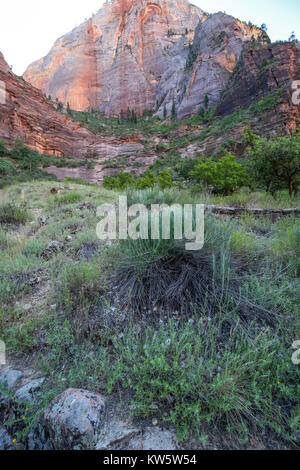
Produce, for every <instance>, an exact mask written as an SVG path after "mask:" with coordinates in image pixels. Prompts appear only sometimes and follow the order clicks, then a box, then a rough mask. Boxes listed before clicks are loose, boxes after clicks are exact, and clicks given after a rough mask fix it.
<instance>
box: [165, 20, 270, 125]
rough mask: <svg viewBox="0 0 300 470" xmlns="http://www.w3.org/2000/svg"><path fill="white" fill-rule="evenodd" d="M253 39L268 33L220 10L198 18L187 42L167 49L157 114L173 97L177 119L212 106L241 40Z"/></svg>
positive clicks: (235, 59) (263, 39) (238, 52)
mask: <svg viewBox="0 0 300 470" xmlns="http://www.w3.org/2000/svg"><path fill="white" fill-rule="evenodd" d="M253 40H258V41H259V42H260V43H261V44H264V43H266V42H267V41H268V37H267V35H266V34H265V33H264V32H263V31H262V30H261V29H259V28H257V27H256V26H251V25H247V24H245V23H243V22H241V21H239V20H237V19H236V18H234V17H232V16H229V15H226V14H224V13H216V14H214V15H209V16H208V17H207V18H206V19H205V21H203V22H200V23H199V24H198V26H197V28H196V31H195V37H194V41H193V44H192V45H191V46H189V47H188V48H186V47H185V48H182V47H180V46H182V44H178V43H175V44H173V46H172V47H171V48H170V50H169V55H170V57H172V60H171V63H170V65H169V67H168V69H167V70H166V72H165V73H164V74H163V76H162V77H161V80H160V84H159V88H158V96H157V101H158V106H159V111H158V114H159V115H160V116H162V115H163V111H164V108H165V107H166V109H167V112H168V114H170V112H171V108H172V105H173V101H174V103H175V107H176V114H177V117H178V118H179V119H183V118H185V117H188V116H190V115H191V114H193V113H196V112H198V111H199V109H200V108H201V107H205V106H206V105H208V107H212V106H215V105H216V104H217V103H218V101H219V99H220V97H221V93H222V91H223V90H224V89H225V88H226V86H227V83H228V80H229V78H230V75H231V73H232V72H233V70H234V68H235V66H236V64H237V62H238V60H239V57H240V55H241V52H242V50H243V47H244V45H245V43H249V42H250V41H253ZM205 100H207V103H205Z"/></svg>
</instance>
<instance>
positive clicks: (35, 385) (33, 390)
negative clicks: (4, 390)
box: [15, 377, 45, 403]
mask: <svg viewBox="0 0 300 470" xmlns="http://www.w3.org/2000/svg"><path fill="white" fill-rule="evenodd" d="M44 381H45V378H44V377H42V378H40V379H36V380H33V381H32V382H29V383H28V384H26V385H24V386H23V387H21V388H19V389H18V390H17V391H16V393H15V400H16V401H18V402H25V403H32V402H33V401H34V399H35V397H36V396H38V395H39V391H40V388H41V386H42V384H43V383H44Z"/></svg>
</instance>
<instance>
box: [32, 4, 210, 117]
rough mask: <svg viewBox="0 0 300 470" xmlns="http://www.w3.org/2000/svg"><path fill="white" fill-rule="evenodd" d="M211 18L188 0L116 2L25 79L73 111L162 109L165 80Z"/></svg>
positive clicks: (58, 43) (35, 65) (65, 38)
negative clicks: (176, 53) (177, 55)
mask: <svg viewBox="0 0 300 470" xmlns="http://www.w3.org/2000/svg"><path fill="white" fill-rule="evenodd" d="M204 18H205V15H204V13H203V12H202V10H200V9H199V8H197V7H195V6H193V5H191V4H190V3H189V2H188V1H187V0H155V1H148V0H114V1H111V2H108V3H105V4H104V5H103V7H102V8H101V9H100V10H99V11H98V13H97V14H96V15H94V16H93V17H92V18H91V19H89V20H88V21H86V22H85V23H84V24H82V25H80V26H79V27H78V28H75V29H74V30H73V31H72V32H70V33H68V34H66V35H65V36H63V37H62V38H60V39H58V40H57V41H56V43H55V44H54V46H53V48H52V50H51V51H50V52H49V54H48V55H47V56H46V57H44V58H43V59H41V60H39V61H37V62H35V63H33V64H32V65H30V66H29V68H28V70H27V71H26V73H25V75H24V78H25V79H26V80H27V81H28V82H30V83H31V84H33V85H34V86H35V87H37V88H39V89H41V90H42V91H43V92H44V93H46V94H47V95H51V96H52V98H58V99H59V100H60V101H61V102H63V103H64V104H67V103H68V102H69V104H70V106H71V108H72V109H76V110H88V109H92V108H93V109H97V110H100V111H103V112H105V113H106V114H107V115H118V114H120V112H121V110H123V111H126V109H127V107H128V106H129V107H130V108H131V109H135V111H136V112H137V113H138V114H139V113H142V112H143V111H144V109H153V108H154V107H155V106H156V100H157V92H158V87H159V83H160V78H161V76H162V75H163V74H164V73H165V72H166V70H168V69H169V67H170V65H171V63H172V61H173V56H172V55H170V54H169V53H168V49H169V48H170V47H173V46H174V44H175V45H177V44H178V45H179V47H180V49H181V50H182V53H184V49H185V46H188V44H189V43H190V42H191V41H192V40H193V37H194V31H195V28H196V27H197V25H198V23H199V20H201V19H204Z"/></svg>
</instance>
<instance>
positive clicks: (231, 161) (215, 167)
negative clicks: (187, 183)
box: [190, 152, 246, 196]
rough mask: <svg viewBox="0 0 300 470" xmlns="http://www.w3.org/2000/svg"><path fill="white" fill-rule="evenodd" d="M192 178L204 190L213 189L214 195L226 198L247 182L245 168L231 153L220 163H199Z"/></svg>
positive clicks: (207, 161) (211, 161)
mask: <svg viewBox="0 0 300 470" xmlns="http://www.w3.org/2000/svg"><path fill="white" fill-rule="evenodd" d="M190 176H191V178H192V179H193V180H194V181H195V183H197V184H200V185H201V186H202V187H204V188H208V187H211V188H212V190H213V192H214V193H217V194H224V195H225V196H227V195H229V194H231V193H233V192H234V191H236V190H237V189H239V188H240V187H241V186H243V184H245V181H246V174H245V170H244V168H243V166H242V165H241V164H240V163H238V162H237V160H236V157H235V155H232V154H231V153H229V152H226V153H225V155H224V156H223V157H222V158H221V159H220V160H218V161H214V160H212V159H208V160H202V161H199V162H198V164H197V165H196V166H195V169H194V170H193V171H192V172H191V173H190Z"/></svg>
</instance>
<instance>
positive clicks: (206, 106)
mask: <svg viewBox="0 0 300 470" xmlns="http://www.w3.org/2000/svg"><path fill="white" fill-rule="evenodd" d="M208 104H209V98H208V96H207V95H205V97H204V107H205V109H206V110H207V109H208Z"/></svg>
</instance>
